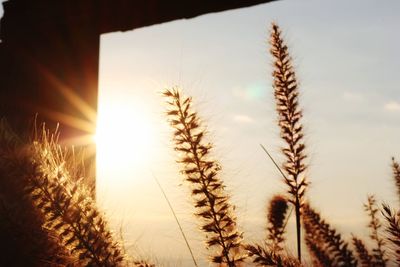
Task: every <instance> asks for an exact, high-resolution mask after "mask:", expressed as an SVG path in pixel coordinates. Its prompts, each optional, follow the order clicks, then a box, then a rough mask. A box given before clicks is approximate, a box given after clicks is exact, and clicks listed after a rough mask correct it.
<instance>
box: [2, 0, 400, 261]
mask: <svg viewBox="0 0 400 267" xmlns="http://www.w3.org/2000/svg"><path fill="white" fill-rule="evenodd" d="M399 11H400V2H398V1H396V0H385V1H377V0H351V1H349V0H338V1H322V0H308V1H296V0H291V1H290V0H284V1H277V2H274V3H269V4H263V5H258V6H255V7H250V8H244V9H238V10H233V11H227V12H222V13H216V14H208V15H204V16H200V17H197V18H194V19H190V20H179V21H174V22H169V23H165V24H161V25H156V26H151V27H145V28H141V29H136V30H133V31H128V32H115V33H110V34H105V35H103V36H102V37H101V46H100V47H101V48H100V50H101V52H100V69H99V72H100V81H99V82H100V87H99V119H98V136H97V137H96V138H97V139H98V177H97V185H98V188H97V190H98V191H97V194H98V201H99V205H100V206H101V208H102V210H103V211H104V212H105V213H106V215H107V217H108V218H109V220H110V221H111V224H112V227H113V228H114V230H115V232H116V233H117V234H122V236H123V239H124V240H125V242H126V244H127V249H129V250H131V251H135V253H136V254H139V255H143V256H147V257H149V258H151V259H153V260H154V259H155V260H157V261H159V262H161V263H163V264H164V265H165V266H176V265H178V266H187V265H189V264H190V259H189V253H188V251H187V249H186V247H185V244H184V241H183V239H182V238H181V236H180V233H179V230H178V226H177V224H176V223H175V221H174V218H173V215H172V213H171V211H170V210H169V208H168V205H167V202H166V200H165V199H164V198H163V195H162V193H161V191H160V189H159V188H158V186H157V183H156V182H155V179H157V180H158V181H159V182H160V184H161V185H162V187H163V189H164V190H165V192H166V194H167V196H168V198H169V200H170V201H171V203H172V205H173V207H174V210H175V212H176V213H177V215H178V217H179V219H180V221H181V223H182V224H183V227H184V230H185V232H186V233H187V235H188V237H189V242H190V243H191V245H192V246H193V248H194V250H195V256H196V258H197V259H198V260H199V261H201V262H202V265H203V266H207V264H206V262H205V259H206V255H207V252H206V251H205V250H204V249H203V245H202V242H203V236H202V233H200V232H199V231H198V230H197V229H198V224H197V222H196V219H195V218H194V216H193V215H192V214H193V208H192V205H191V200H190V196H189V189H188V186H187V184H186V183H185V182H184V181H183V177H182V176H181V175H180V174H179V166H178V165H177V163H176V162H175V160H176V159H177V157H176V155H175V153H174V150H173V146H172V143H171V138H172V131H171V129H170V128H169V126H168V124H167V122H166V118H165V115H164V112H165V108H166V105H165V104H164V101H165V99H163V98H162V97H161V95H160V92H162V90H163V89H165V88H171V87H174V86H177V87H179V88H180V89H181V90H182V91H183V92H184V93H185V94H186V95H188V96H192V97H193V101H194V102H195V107H196V110H197V111H198V113H199V115H200V116H201V117H202V118H203V120H204V122H205V123H206V124H207V130H208V132H209V140H210V141H212V142H213V143H214V144H215V149H214V151H213V153H214V155H215V157H216V158H217V159H218V160H219V161H220V162H221V164H222V167H223V172H222V176H221V177H222V179H223V180H224V182H225V184H226V186H227V190H228V192H229V193H230V194H231V196H232V203H233V204H234V205H235V206H236V212H237V217H238V223H239V228H240V230H242V231H243V232H244V238H245V240H246V241H249V242H252V241H260V240H261V239H262V237H263V235H264V228H265V223H266V221H265V217H266V215H265V210H266V206H267V201H268V200H269V199H271V198H272V196H273V195H274V194H276V193H284V192H285V191H286V190H287V189H286V186H285V185H284V183H283V182H282V178H281V177H280V175H279V173H278V171H277V170H276V168H275V167H274V165H273V164H272V162H271V161H270V160H269V159H268V157H267V156H266V154H265V153H264V152H263V151H262V149H261V148H260V144H263V145H264V146H265V147H266V148H267V149H268V150H269V151H270V152H271V153H272V155H273V156H274V157H275V158H276V159H277V160H278V161H279V162H281V161H282V156H281V155H280V146H281V144H282V143H281V141H280V139H279V129H278V127H277V123H276V121H277V115H276V114H275V103H274V99H273V89H272V78H271V72H272V66H271V60H272V59H271V56H270V55H269V53H268V49H269V46H268V35H269V29H270V24H271V22H273V21H274V22H276V23H278V24H279V25H280V27H281V29H282V30H283V33H284V38H285V40H286V42H287V44H288V46H289V52H290V53H291V55H292V58H293V61H294V66H295V69H296V74H297V77H298V80H299V81H300V87H299V89H300V105H301V107H302V109H303V111H304V120H303V123H304V126H305V133H306V137H305V140H306V145H307V154H308V166H309V167H308V170H307V177H308V179H309V181H310V182H311V185H310V187H309V189H308V190H307V195H306V197H307V199H308V200H309V201H310V202H311V203H312V205H313V206H314V207H315V208H316V209H317V210H318V211H320V212H321V214H322V216H323V217H324V218H326V219H327V220H328V221H329V222H330V223H331V224H332V225H333V226H334V227H336V228H337V229H338V230H339V231H340V232H341V233H343V234H344V236H345V237H350V234H351V233H354V234H356V235H360V236H364V237H365V238H366V232H365V228H366V227H365V226H366V224H367V220H368V218H367V217H366V214H365V213H364V212H363V203H365V201H366V198H367V194H375V195H376V197H377V199H378V201H379V202H382V201H384V202H386V203H389V204H391V205H393V206H394V207H396V206H397V207H398V205H399V203H398V199H397V197H396V192H395V187H394V183H393V182H392V180H391V169H390V159H391V157H392V156H395V157H397V158H398V159H399V160H400V142H398V140H397V139H398V137H399V135H400V90H399V89H400V88H399V75H398V70H399V69H400V52H399V50H398V47H400V35H399V33H398V27H399V26H400V16H398V13H399ZM1 13H2V11H1V9H0V15H1ZM110 139H111V140H113V142H112V143H110V142H107V140H110ZM288 231H289V242H287V243H288V244H287V245H288V247H289V248H290V249H291V250H293V251H295V245H294V244H295V243H294V242H293V240H294V239H293V237H292V234H293V232H294V225H293V223H292V222H291V224H290V225H289V226H288ZM260 233H262V234H260Z"/></svg>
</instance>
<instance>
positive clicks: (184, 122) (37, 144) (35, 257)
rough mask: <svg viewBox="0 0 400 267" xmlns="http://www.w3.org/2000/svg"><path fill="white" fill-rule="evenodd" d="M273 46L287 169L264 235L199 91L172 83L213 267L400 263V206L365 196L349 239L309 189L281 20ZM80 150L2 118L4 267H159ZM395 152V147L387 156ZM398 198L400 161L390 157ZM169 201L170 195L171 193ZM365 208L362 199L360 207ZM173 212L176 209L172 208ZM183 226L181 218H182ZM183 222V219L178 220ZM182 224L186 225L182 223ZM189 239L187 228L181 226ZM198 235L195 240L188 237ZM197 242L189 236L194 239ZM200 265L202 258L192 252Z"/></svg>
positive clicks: (169, 111)
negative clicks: (222, 159) (105, 200)
mask: <svg viewBox="0 0 400 267" xmlns="http://www.w3.org/2000/svg"><path fill="white" fill-rule="evenodd" d="M270 53H271V56H272V59H273V62H272V64H273V66H274V71H273V73H272V78H273V89H274V96H275V109H276V114H277V127H279V129H280V137H281V139H282V144H283V146H282V149H281V153H282V155H283V157H282V158H283V159H284V160H283V162H276V161H275V158H276V155H272V154H270V153H269V151H268V150H267V149H265V148H264V147H263V149H264V151H265V153H266V157H267V158H269V160H271V161H272V162H273V163H274V165H275V167H276V168H277V171H278V172H279V173H280V175H281V180H282V182H283V183H284V184H285V187H286V189H287V190H286V192H277V194H276V195H274V197H272V198H271V200H270V202H269V203H268V209H267V212H266V214H263V215H262V217H263V218H265V233H260V236H263V237H264V240H263V241H262V242H259V243H249V242H247V241H246V240H245V239H244V235H243V232H242V231H241V227H240V225H239V224H238V220H237V218H238V217H239V216H240V214H236V210H235V207H234V205H233V204H232V203H231V197H232V196H231V195H230V193H229V192H230V191H229V190H227V188H226V185H225V183H224V181H223V179H222V178H221V175H220V173H221V168H222V167H221V166H220V164H219V162H218V160H217V159H216V158H215V157H214V155H213V144H212V143H211V142H210V141H209V137H208V136H207V130H206V129H207V128H206V125H205V124H204V121H203V120H202V119H201V117H200V115H199V114H198V113H197V111H196V110H195V109H194V105H193V101H194V100H193V99H192V98H191V97H188V96H186V95H185V93H184V92H183V91H182V90H180V89H178V88H171V89H166V90H165V91H164V93H163V96H164V98H165V101H166V104H165V106H166V119H167V120H168V122H169V124H170V126H171V128H172V132H173V134H172V142H173V144H174V150H175V152H176V154H177V155H176V156H177V164H179V166H180V170H181V174H182V175H183V177H184V180H185V183H186V185H187V186H188V187H189V188H190V192H191V200H192V204H193V213H194V217H195V218H197V219H198V223H199V234H200V235H202V238H203V240H204V246H205V247H206V248H207V251H208V253H209V255H208V256H209V257H208V259H209V262H210V264H212V265H215V266H229V267H232V266H396V265H398V264H400V213H399V212H400V210H399V209H398V208H397V207H390V206H388V205H387V204H385V203H378V202H377V201H376V198H375V197H374V196H373V195H369V196H366V202H365V205H364V207H363V208H364V210H365V216H366V217H367V218H369V224H368V225H366V227H367V228H368V230H369V233H370V234H369V236H363V237H360V236H352V237H351V238H350V239H345V238H344V237H342V236H341V234H340V233H339V232H338V231H337V230H335V229H334V228H333V227H332V225H330V224H329V222H327V221H326V220H324V219H323V214H325V213H328V212H329V211H324V210H322V211H319V210H318V204H317V203H314V202H313V200H312V199H310V198H309V197H308V196H307V189H308V185H309V182H310V181H312V177H308V176H307V168H310V166H309V163H308V157H307V146H306V142H305V140H304V139H305V138H304V131H303V121H302V120H303V112H302V107H301V105H300V99H299V95H300V87H299V84H298V82H297V78H296V74H295V70H294V68H293V65H292V59H291V56H290V54H289V50H288V47H287V46H286V44H285V42H284V40H283V38H282V33H281V30H280V28H279V27H278V26H277V25H276V24H272V26H271V31H270ZM82 153H83V152H82V151H77V150H75V149H73V148H69V147H66V148H65V147H62V146H61V145H60V144H59V143H58V137H57V133H49V132H48V131H47V130H46V129H45V127H44V126H43V128H41V129H40V130H39V131H37V133H36V134H34V135H33V136H32V137H30V138H23V137H20V136H17V135H16V134H14V133H13V131H12V129H10V127H9V126H8V124H7V121H6V119H2V120H1V124H0V237H1V238H0V242H1V248H2V250H1V252H2V253H1V255H0V266H156V265H157V266H158V265H162V264H155V263H153V261H152V259H151V257H150V258H149V259H142V258H137V257H136V256H135V255H128V254H127V253H126V252H125V248H124V243H123V240H119V239H118V237H117V236H116V235H115V234H113V233H112V232H111V231H110V228H109V226H108V224H107V218H104V216H103V215H102V213H101V212H100V211H99V210H98V208H97V207H96V202H95V200H94V199H93V195H94V193H93V189H92V188H91V186H90V185H88V184H87V183H86V182H85V172H84V170H85V166H84V165H83V164H82V162H83V161H82V157H83V156H82V155H83V154H82ZM383 156H384V157H388V158H390V155H383ZM391 167H392V170H391V172H392V176H393V182H394V186H393V188H396V189H397V192H396V193H397V194H398V196H399V198H400V165H399V163H398V162H397V161H396V159H394V158H393V159H392V162H391ZM166 198H167V200H168V197H167V196H166ZM360 208H362V207H360ZM171 210H172V211H173V207H172V206H171ZM290 216H293V217H294V220H295V228H296V229H295V232H296V248H297V250H296V251H290V250H289V249H288V248H287V244H286V242H287V239H286V233H287V227H289V226H290V225H289V224H288V220H289V218H290ZM177 223H178V225H179V220H178V219H177ZM179 226H180V225H179ZM180 229H181V228H180ZM181 233H182V235H183V237H184V238H185V240H186V241H188V240H187V239H186V236H185V233H184V231H183V230H182V229H181ZM189 241H190V240H189ZM186 244H187V248H188V250H190V253H191V255H192V256H193V254H192V251H191V247H190V245H189V244H190V242H187V243H186ZM154 253H157V252H156V251H155V252H154ZM192 259H193V265H194V266H197V265H198V264H197V262H196V259H195V257H194V256H193V258H192Z"/></svg>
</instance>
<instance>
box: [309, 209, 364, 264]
mask: <svg viewBox="0 0 400 267" xmlns="http://www.w3.org/2000/svg"><path fill="white" fill-rule="evenodd" d="M302 218H303V224H304V229H305V232H306V233H305V241H306V244H307V247H308V249H309V251H310V253H311V256H312V258H313V261H314V263H315V264H316V265H317V266H348V267H350V266H357V261H356V259H355V258H354V256H353V253H352V251H351V250H350V249H349V246H348V244H347V242H345V241H344V240H343V239H342V237H341V235H340V234H339V233H337V231H336V230H335V229H333V228H332V227H331V226H330V225H329V224H328V223H327V222H326V221H325V220H323V219H322V218H321V216H320V214H319V213H317V212H316V211H315V210H314V209H313V208H311V207H310V205H309V204H305V205H304V207H303V217H302Z"/></svg>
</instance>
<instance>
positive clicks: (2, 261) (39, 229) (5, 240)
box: [0, 119, 76, 266]
mask: <svg viewBox="0 0 400 267" xmlns="http://www.w3.org/2000/svg"><path fill="white" fill-rule="evenodd" d="M34 172H35V166H34V165H33V164H32V150H31V146H30V144H28V143H25V142H23V140H22V139H21V138H20V137H19V136H17V135H16V134H15V133H14V132H13V131H12V129H11V128H10V127H9V125H8V123H7V121H6V120H5V119H1V120H0V248H1V253H0V266H72V265H74V266H76V264H75V262H76V258H74V257H73V256H72V255H71V254H70V252H69V250H67V249H66V248H65V247H64V246H63V245H62V244H60V243H59V237H58V235H56V234H55V233H54V232H53V231H51V230H49V229H47V228H44V227H43V224H44V223H45V222H46V218H45V216H43V214H42V213H41V212H40V211H39V210H38V209H37V208H36V205H34V203H33V202H32V200H31V198H30V197H27V195H26V191H25V187H26V185H27V183H28V180H29V176H30V175H31V174H32V173H34Z"/></svg>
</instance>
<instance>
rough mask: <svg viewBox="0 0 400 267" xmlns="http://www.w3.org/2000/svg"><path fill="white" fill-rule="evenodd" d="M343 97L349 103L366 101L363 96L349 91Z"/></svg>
mask: <svg viewBox="0 0 400 267" xmlns="http://www.w3.org/2000/svg"><path fill="white" fill-rule="evenodd" d="M342 97H343V99H344V100H346V101H349V102H357V103H359V102H362V101H363V100H364V96H362V95H361V94H357V93H354V92H349V91H345V92H343V94H342Z"/></svg>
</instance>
